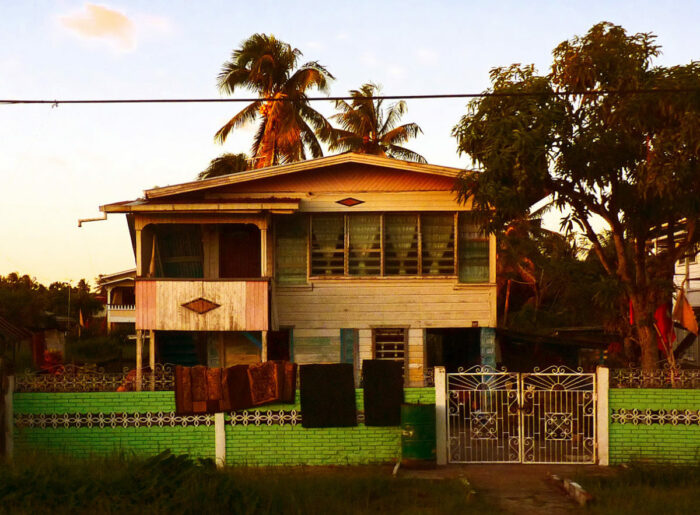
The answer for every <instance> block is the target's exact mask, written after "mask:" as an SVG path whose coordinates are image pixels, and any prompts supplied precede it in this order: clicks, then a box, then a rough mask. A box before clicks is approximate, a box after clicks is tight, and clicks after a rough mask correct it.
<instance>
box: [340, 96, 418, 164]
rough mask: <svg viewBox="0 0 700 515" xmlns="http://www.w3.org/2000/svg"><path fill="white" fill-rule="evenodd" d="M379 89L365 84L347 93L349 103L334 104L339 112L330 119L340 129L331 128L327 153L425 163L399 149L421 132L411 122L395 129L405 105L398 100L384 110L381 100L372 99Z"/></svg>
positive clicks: (406, 150)
mask: <svg viewBox="0 0 700 515" xmlns="http://www.w3.org/2000/svg"><path fill="white" fill-rule="evenodd" d="M380 90H381V87H379V86H377V85H376V84H373V83H371V82H369V83H367V84H363V85H362V86H361V87H360V89H358V90H351V91H350V95H351V96H352V98H353V99H352V101H351V103H350V104H348V103H347V102H345V101H344V100H337V101H336V102H335V107H336V109H338V110H339V111H340V112H339V113H338V114H335V115H333V116H331V120H334V121H336V122H337V123H338V124H339V125H340V127H341V128H340V129H335V128H334V129H332V131H331V137H330V141H331V143H330V146H329V148H330V150H332V151H335V150H339V151H341V152H346V151H351V152H357V153H360V154H374V155H380V156H387V157H393V158H395V159H404V160H406V161H417V162H419V163H426V162H427V161H426V160H425V158H424V157H423V156H421V155H420V154H417V153H416V152H413V151H412V150H408V149H407V148H404V147H401V146H399V144H401V143H404V142H406V141H408V140H409V139H411V138H415V137H416V136H417V135H418V134H422V133H423V131H422V130H421V128H420V127H419V126H418V125H417V124H415V123H406V124H404V125H400V126H398V127H397V124H398V123H399V120H400V119H401V117H402V116H403V115H404V114H405V113H406V102H404V101H403V100H402V101H400V102H397V103H395V104H392V105H390V106H388V108H386V109H385V108H384V106H383V102H384V101H383V100H382V99H375V98H374V96H375V95H376V94H377V93H378V92H379V91H380Z"/></svg>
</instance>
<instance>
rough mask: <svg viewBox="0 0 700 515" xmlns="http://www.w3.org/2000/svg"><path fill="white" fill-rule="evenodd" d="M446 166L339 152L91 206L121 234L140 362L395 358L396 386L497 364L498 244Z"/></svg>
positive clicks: (358, 363)
mask: <svg viewBox="0 0 700 515" xmlns="http://www.w3.org/2000/svg"><path fill="white" fill-rule="evenodd" d="M460 173H461V170H460V169H456V168H448V167H442V166H435V165H423V164H416V163H409V162H404V161H398V160H394V159H389V158H383V157H377V156H367V155H359V154H352V153H348V154H341V155H337V156H331V157H324V158H320V159H314V160H309V161H303V162H299V163H292V164H286V165H281V166H275V167H270V168H264V169H258V170H251V171H246V172H241V173H237V174H232V175H228V176H223V177H217V178H212V179H208V180H203V181H196V182H189V183H184V184H178V185H174V186H167V187H161V188H155V189H151V190H147V191H146V192H145V197H144V198H142V199H138V200H134V201H125V202H119V203H115V204H108V205H104V206H102V207H101V208H100V209H101V210H102V211H103V212H104V213H106V214H111V213H124V214H126V216H127V222H128V224H129V227H130V230H131V233H132V242H133V245H134V251H135V256H136V272H135V280H134V285H135V327H136V331H137V345H138V346H139V349H140V348H141V346H144V347H145V346H147V347H148V356H149V358H148V359H149V361H150V363H151V365H153V364H154V363H155V362H162V363H179V364H184V365H194V364H207V365H209V366H230V365H233V364H244V363H252V362H258V361H261V360H268V359H289V360H293V361H295V362H297V363H302V364H303V363H326V362H346V363H353V364H354V365H355V370H356V372H359V369H360V367H361V363H362V360H363V359H370V358H374V359H394V360H399V361H401V362H402V363H403V365H404V370H405V374H404V377H405V379H406V384H407V385H408V386H420V385H423V384H424V383H425V381H426V378H427V377H429V375H430V370H431V369H432V367H434V366H439V365H447V366H448V368H450V367H451V368H457V367H459V366H465V367H466V366H470V365H475V364H479V363H484V364H495V361H496V360H497V359H498V357H497V356H496V347H495V343H494V330H493V328H494V327H495V326H496V268H495V255H496V244H495V243H496V242H495V238H494V237H493V236H490V237H489V236H484V235H483V234H481V233H480V232H479V230H478V227H477V225H476V224H475V222H474V220H473V218H472V215H471V212H470V209H471V205H470V203H466V204H460V203H458V202H457V201H456V195H455V192H454V186H455V181H456V179H457V178H458V176H459V174H460ZM141 355H142V353H141V352H137V359H139V358H140V356H141ZM141 365H142V363H140V362H139V363H137V368H139V369H140V368H141ZM358 377H359V374H358Z"/></svg>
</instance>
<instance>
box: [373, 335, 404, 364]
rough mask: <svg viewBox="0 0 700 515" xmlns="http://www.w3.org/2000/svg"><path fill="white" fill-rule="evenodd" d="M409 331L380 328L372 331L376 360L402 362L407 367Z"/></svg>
mask: <svg viewBox="0 0 700 515" xmlns="http://www.w3.org/2000/svg"><path fill="white" fill-rule="evenodd" d="M407 336H408V330H407V329H405V328H380V329H373V330H372V342H373V345H372V348H373V353H372V354H373V357H374V359H388V360H392V361H400V362H401V364H402V365H403V366H404V369H405V366H406V358H407V357H408V353H407V349H408V343H407V341H406V339H407Z"/></svg>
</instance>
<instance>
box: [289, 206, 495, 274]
mask: <svg viewBox="0 0 700 515" xmlns="http://www.w3.org/2000/svg"><path fill="white" fill-rule="evenodd" d="M275 234H276V253H275V254H276V256H277V261H276V267H275V270H276V278H277V282H278V283H279V284H301V283H305V282H306V281H307V279H308V278H309V277H311V278H320V277H383V276H407V277H419V276H429V277H430V276H432V277H440V276H457V277H458V278H459V280H460V281H461V282H467V283H470V282H471V283H479V282H488V280H489V255H490V254H489V238H488V237H487V236H485V235H484V234H482V233H481V232H480V231H479V228H478V225H477V224H476V223H475V222H474V220H473V219H472V217H471V216H470V214H469V213H459V214H458V213H420V214H416V213H410V214H409V213H361V214H360V213H358V214H354V213H353V214H326V213H324V214H313V215H292V216H282V217H279V218H278V219H277V220H276V224H275Z"/></svg>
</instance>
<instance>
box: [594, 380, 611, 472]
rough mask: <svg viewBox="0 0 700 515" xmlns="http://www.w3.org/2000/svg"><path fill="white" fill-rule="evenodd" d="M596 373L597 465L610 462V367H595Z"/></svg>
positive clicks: (606, 464) (605, 464)
mask: <svg viewBox="0 0 700 515" xmlns="http://www.w3.org/2000/svg"><path fill="white" fill-rule="evenodd" d="M595 375H596V426H597V427H596V440H597V441H596V444H597V449H598V465H601V466H604V467H605V466H608V465H609V464H610V438H609V434H608V430H609V424H610V413H609V409H608V392H609V390H610V369H609V368H607V367H597V368H596V371H595Z"/></svg>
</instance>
